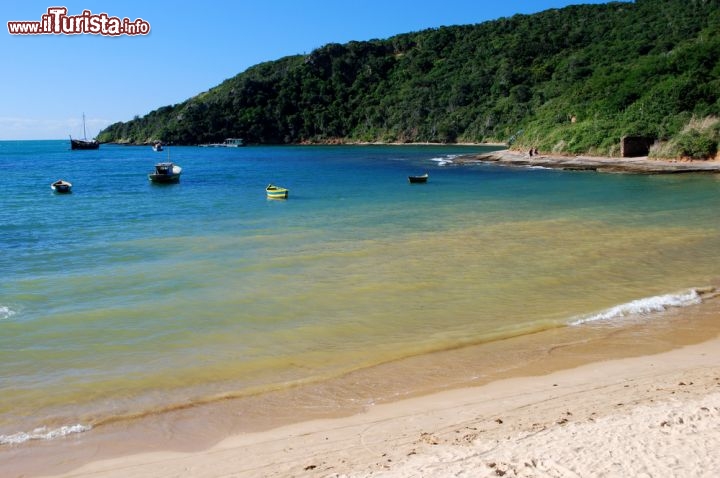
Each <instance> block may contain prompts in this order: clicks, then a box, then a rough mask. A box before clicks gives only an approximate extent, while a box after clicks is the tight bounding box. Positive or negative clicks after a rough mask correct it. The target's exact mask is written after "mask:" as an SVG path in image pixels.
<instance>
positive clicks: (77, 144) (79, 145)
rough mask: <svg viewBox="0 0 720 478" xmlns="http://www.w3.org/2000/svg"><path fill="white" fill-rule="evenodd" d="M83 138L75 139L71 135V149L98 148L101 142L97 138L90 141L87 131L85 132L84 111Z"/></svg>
mask: <svg viewBox="0 0 720 478" xmlns="http://www.w3.org/2000/svg"><path fill="white" fill-rule="evenodd" d="M83 138H84V139H73V138H72V136H70V149H73V150H75V149H98V148H99V147H100V143H98V142H97V141H96V140H94V139H93V140H92V141H88V139H87V133H85V113H83Z"/></svg>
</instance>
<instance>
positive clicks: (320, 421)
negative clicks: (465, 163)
mask: <svg viewBox="0 0 720 478" xmlns="http://www.w3.org/2000/svg"><path fill="white" fill-rule="evenodd" d="M718 318H720V300H718V299H717V298H716V299H712V298H711V300H708V301H707V302H704V303H703V304H701V305H697V306H693V307H690V308H680V309H670V310H668V311H666V312H663V313H661V314H660V315H659V316H658V317H657V319H661V320H651V321H649V322H647V323H646V324H644V325H643V324H638V326H630V327H627V328H626V327H623V328H620V329H615V328H609V329H607V328H604V327H602V326H601V327H599V328H597V327H592V326H591V327H586V326H583V327H571V328H566V329H560V330H556V331H551V332H549V333H551V334H553V336H554V339H553V340H552V342H553V343H554V344H555V345H553V346H552V347H551V348H549V349H547V348H546V347H545V346H541V349H540V350H539V352H540V353H539V354H538V353H536V352H537V351H536V352H532V350H533V349H535V348H537V346H538V345H539V344H545V343H547V337H544V334H545V333H540V334H534V335H530V336H526V337H525V338H523V339H521V340H520V342H519V343H516V344H515V346H514V347H512V348H510V349H508V348H507V345H502V344H497V343H494V345H493V344H491V345H490V348H489V349H488V348H487V347H485V346H482V347H480V348H476V347H468V348H462V349H458V350H455V351H452V352H447V353H443V355H437V354H430V355H423V356H419V357H417V359H412V360H411V362H414V363H408V361H407V360H404V361H400V362H394V363H391V364H388V366H382V367H381V368H379V369H378V370H367V371H358V372H354V373H352V374H350V375H348V376H347V377H345V379H344V380H343V381H341V382H340V383H336V384H335V386H334V387H320V388H318V387H311V388H310V389H302V388H299V389H291V390H288V391H287V392H283V393H280V394H279V395H274V396H270V397H269V399H268V400H264V401H261V402H260V403H255V406H254V407H253V406H251V407H247V406H246V405H247V404H243V403H242V402H237V401H234V400H229V401H227V402H225V403H220V404H218V405H219V406H212V407H209V408H208V407H193V408H189V409H184V410H178V411H177V412H173V413H170V414H163V415H161V416H157V417H155V418H152V417H149V419H148V418H140V419H139V420H133V421H130V422H118V423H114V424H110V425H109V426H107V427H102V429H100V428H98V429H94V430H92V431H90V432H88V433H87V434H86V433H80V434H75V435H71V436H68V437H65V438H64V439H60V440H49V441H37V442H32V443H29V444H27V446H19V447H7V448H5V447H2V448H0V462H2V463H3V465H0V471H2V473H1V474H2V475H3V476H8V477H18V478H19V477H23V478H27V477H50V476H55V477H58V476H59V477H88V478H89V477H94V478H96V477H105V478H119V477H125V476H140V477H153V478H155V477H165V476H167V477H170V476H173V477H175V476H192V477H196V476H199V477H208V478H209V477H213V478H214V477H218V478H219V477H221V476H223V477H224V476H238V477H245V476H247V477H255V476H276V477H286V476H310V477H315V476H317V477H320V476H322V477H336V478H338V477H350V476H363V477H364V476H385V477H410V476H413V477H414V476H448V477H449V476H463V475H462V473H463V470H464V472H465V473H467V472H468V470H472V471H473V473H475V472H476V471H478V470H479V471H478V474H477V475H474V476H497V475H496V474H494V473H495V472H496V471H497V470H500V471H502V472H503V473H506V476H515V475H513V474H512V473H510V472H509V470H510V468H509V466H510V464H512V463H514V462H513V458H512V457H513V456H515V455H516V454H517V453H518V452H517V445H518V444H520V443H526V442H528V441H527V440H526V438H527V437H531V436H534V435H535V434H537V433H540V434H541V436H547V435H548V434H550V435H552V434H562V433H567V429H568V428H567V427H568V426H570V424H572V426H573V427H575V426H577V427H581V428H583V427H585V428H587V429H588V430H586V433H588V434H589V436H590V437H595V436H605V435H603V434H607V433H611V431H607V430H599V431H598V430H596V429H595V428H593V427H594V426H595V421H599V420H601V419H603V420H605V419H607V420H610V421H611V422H614V421H616V420H619V419H624V418H622V417H624V416H625V415H624V414H627V413H634V412H633V410H635V408H637V407H646V406H655V405H657V404H659V403H661V402H663V401H667V400H676V399H678V398H680V402H679V403H675V405H673V406H674V407H685V408H686V407H688V406H690V405H691V404H689V403H690V402H688V400H704V398H703V397H706V396H709V395H710V394H711V393H712V392H713V391H715V392H717V393H720V354H718V353H717V350H718V347H720V324H718ZM648 326H650V328H648ZM603 330H605V332H603ZM563 331H566V332H570V335H567V334H565V332H563ZM558 333H560V334H562V335H561V336H558ZM496 346H497V347H496ZM500 349H502V350H503V351H505V352H504V353H503V356H504V357H505V360H506V361H508V360H509V361H511V362H516V361H518V360H520V362H521V363H520V366H519V367H515V368H514V369H511V370H505V371H501V370H496V367H498V366H500V368H502V364H501V362H498V361H497V360H496V359H502V357H501V356H498V357H496V359H490V360H487V359H486V358H485V357H486V356H488V354H489V355H490V356H496V355H497V353H496V352H498V351H499V350H500ZM528 351H530V352H528ZM528 353H529V355H528ZM448 354H449V355H448ZM388 367H389V368H388ZM448 367H450V369H448ZM451 369H452V370H455V369H463V370H467V371H468V373H471V374H473V375H475V378H474V379H466V380H464V381H458V382H457V383H454V384H453V383H446V382H448V380H447V377H448V372H451V371H452V370H451ZM419 370H430V371H429V372H427V373H426V374H427V376H422V374H420V375H418V372H419ZM366 372H367V373H366ZM378 374H379V375H378ZM440 377H444V378H443V379H442V380H441V379H440ZM438 380H440V381H441V382H443V383H445V385H444V386H433V383H436V382H437V381H438ZM370 382H372V383H373V388H374V389H376V390H382V391H383V392H382V395H383V398H382V399H380V398H381V397H379V396H377V394H373V395H372V396H365V395H363V394H360V395H358V394H357V390H355V388H356V387H357V386H358V385H359V384H362V383H370ZM396 382H399V383H396ZM411 383H412V384H413V385H412V386H411V388H410V389H412V390H414V392H413V393H408V391H409V390H410V389H408V386H409V385H410V384H411ZM420 383H424V384H425V385H424V386H422V385H420ZM436 385H438V384H436ZM378 387H379V388H378ZM341 390H344V391H345V392H352V397H355V398H354V399H353V403H354V405H353V406H352V407H351V409H345V408H343V407H340V408H337V407H338V405H340V404H341V403H342V400H340V401H338V400H336V399H335V398H333V397H335V394H336V393H338V391H341ZM353 390H355V392H353ZM403 390H406V391H405V392H403ZM310 397H315V398H316V400H314V402H316V403H314V404H310V403H308V398H310ZM370 398H372V399H370ZM718 399H719V400H720V397H718ZM279 403H282V404H285V406H286V409H285V410H284V411H283V410H281V409H277V404H279ZM618 404H624V405H622V406H618ZM268 405H269V406H270V407H271V409H272V410H275V412H274V413H277V412H280V415H284V416H278V415H268V412H267V411H266V408H265V407H267V406H268ZM258 406H259V407H260V408H258ZM702 406H703V407H708V408H710V409H713V408H712V406H708V405H702ZM663 407H665V406H664V405H663ZM665 408H667V407H665ZM665 408H663V409H662V410H661V412H662V413H664V411H663V410H665ZM695 408H697V407H695ZM717 409H718V410H720V401H719V402H718V404H717ZM568 411H569V412H571V414H572V415H567V414H566V413H565V412H568ZM618 413H619V414H620V416H619V417H618V416H616V415H617V414H618ZM652 413H654V414H657V413H659V412H657V411H655V412H652ZM256 415H257V416H256ZM605 417H607V418H605ZM498 420H499V422H498ZM667 420H668V419H663V420H660V421H667ZM718 420H720V417H718ZM238 421H239V423H241V424H242V426H241V427H240V428H238V427H235V426H233V422H234V423H235V424H237V423H238ZM645 421H647V417H646V416H645V414H642V415H641V418H640V419H639V423H644V422H645ZM636 422H637V420H635V422H632V423H633V425H632V426H636V425H637V423H636ZM690 423H694V422H692V421H691V420H688V424H690ZM703 423H705V422H703ZM660 431H661V432H667V431H669V430H666V429H665V428H664V427H662V428H661V429H660ZM716 431H717V430H716ZM718 435H720V433H718ZM518 437H522V439H520V438H518ZM606 438H607V440H608V441H609V440H611V439H615V440H617V439H616V438H612V436H610V437H606ZM705 438H708V437H703V439H705ZM710 438H712V439H714V438H713V437H710ZM528 439H529V438H528ZM543 440H544V441H543V442H546V441H547V440H545V439H543ZM573 440H577V438H573ZM718 440H720V436H719V437H718ZM541 445H542V444H535V445H534V446H541ZM483 447H485V448H488V449H489V450H491V451H496V452H498V453H501V454H500V455H493V456H490V457H488V456H487V453H486V452H487V451H488V450H485V451H483V452H482V453H479V452H478V450H479V449H480V450H484V448H483ZM525 453H527V451H526V452H525ZM589 453H590V455H591V456H595V455H594V454H593V453H592V452H589ZM603 453H616V454H617V453H618V451H612V452H603ZM683 453H686V451H684V452H683ZM513 454H515V455H513ZM713 454H714V455H718V456H720V443H719V444H718V446H717V450H713V451H712V452H709V455H708V456H710V455H713ZM448 456H452V457H454V458H453V459H452V460H451V462H452V463H448V462H446V461H444V460H447V459H448V458H447V457H448ZM480 456H482V457H483V460H485V461H483V462H477V457H480ZM602 456H604V455H600V457H598V459H600V458H602ZM473 457H476V458H473ZM540 458H545V453H543V456H541V457H540ZM540 458H537V457H536V458H528V459H527V460H525V459H524V458H523V460H525V461H528V460H531V459H536V460H538V459H540ZM630 458H632V459H629V461H628V462H627V463H624V464H623V466H625V465H628V466H629V465H630V464H632V462H633V460H634V459H635V458H636V457H630ZM518 459H519V458H518ZM468 460H469V461H468ZM473 460H474V461H473ZM528 462H529V461H528ZM490 463H496V464H503V465H502V466H503V467H504V468H496V469H493V468H490V467H489V464H490ZM575 464H577V465H579V463H575ZM575 464H573V463H566V466H571V465H572V466H574V465H575ZM506 465H507V466H506ZM521 465H522V463H521ZM513 466H515V465H513ZM433 467H435V468H433ZM452 467H455V468H452ZM449 470H452V472H451V471H449ZM718 470H719V471H720V467H719V468H718ZM480 471H482V472H488V473H487V474H486V475H483V474H480ZM531 471H532V470H531ZM616 471H617V470H616ZM665 471H667V470H665ZM686 471H688V473H686V474H687V475H695V473H694V472H693V470H686ZM525 473H526V474H520V475H518V476H537V475H533V474H532V473H531V474H530V475H528V474H527V470H525ZM579 474H580V475H581V476H592V473H590V472H588V471H587V470H585V472H582V473H579ZM610 474H613V473H610ZM614 474H615V475H618V474H620V475H625V476H637V475H638V474H640V471H638V470H629V471H627V470H626V471H623V472H616V473H614ZM652 474H654V475H655V476H668V473H667V472H665V473H659V472H658V473H652ZM552 476H565V475H562V474H559V475H552Z"/></svg>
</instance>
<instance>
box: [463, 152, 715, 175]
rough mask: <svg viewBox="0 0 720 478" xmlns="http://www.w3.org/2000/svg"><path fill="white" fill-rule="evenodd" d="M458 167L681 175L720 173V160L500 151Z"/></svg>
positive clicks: (468, 159) (472, 158)
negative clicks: (491, 165)
mask: <svg viewBox="0 0 720 478" xmlns="http://www.w3.org/2000/svg"><path fill="white" fill-rule="evenodd" d="M454 162H455V163H456V164H470V163H475V162H480V163H498V164H505V165H508V166H522V167H543V168H553V169H564V170H569V171H597V172H603V173H636V174H677V173H720V161H718V160H717V159H715V160H673V159H651V158H648V157H647V156H642V157H637V158H611V157H599V156H560V155H547V154H537V155H533V156H530V155H529V154H528V153H527V152H520V151H512V150H507V149H506V150H500V151H493V152H491V153H484V154H471V155H464V156H461V157H458V158H456V159H455V161H454Z"/></svg>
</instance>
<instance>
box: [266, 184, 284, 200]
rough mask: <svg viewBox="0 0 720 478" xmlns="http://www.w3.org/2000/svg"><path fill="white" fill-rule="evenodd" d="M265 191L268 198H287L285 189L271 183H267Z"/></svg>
mask: <svg viewBox="0 0 720 478" xmlns="http://www.w3.org/2000/svg"><path fill="white" fill-rule="evenodd" d="M265 192H266V193H267V197H268V198H270V199H287V197H288V190H287V189H285V188H281V187H280V186H275V185H273V184H268V187H266V188H265Z"/></svg>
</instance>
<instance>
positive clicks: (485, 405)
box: [18, 337, 720, 478]
mask: <svg viewBox="0 0 720 478" xmlns="http://www.w3.org/2000/svg"><path fill="white" fill-rule="evenodd" d="M718 347H720V338H718V337H715V338H714V339H712V340H709V341H706V342H703V343H700V344H696V345H690V346H685V347H683V348H680V349H675V350H672V351H669V352H663V353H660V354H655V355H645V356H641V357H635V358H625V359H615V360H606V361H601V362H594V363H589V364H586V365H581V366H579V367H576V368H572V369H568V370H561V371H556V372H551V373H548V374H541V375H534V376H526V377H516V378H508V379H503V380H498V381H494V382H491V383H489V384H486V385H482V386H479V387H469V388H460V389H453V390H447V391H443V392H439V393H434V394H431V395H424V396H421V397H414V398H409V399H405V400H401V401H397V402H391V403H385V404H380V405H374V406H371V407H366V409H365V410H364V411H363V412H361V413H358V414H355V415H352V416H349V417H342V418H332V419H321V420H313V421H306V422H300V423H296V424H291V425H286V426H282V427H279V428H275V429H271V430H267V431H261V432H251V433H242V434H235V435H232V436H230V437H228V438H226V439H224V440H222V441H221V442H219V443H217V444H215V445H214V446H212V447H210V448H208V449H205V450H201V451H191V452H177V451H174V452H169V451H160V452H153V453H138V454H132V455H126V456H120V457H116V458H112V459H106V460H102V461H94V462H90V463H87V464H85V465H83V466H81V467H79V468H77V469H74V470H72V471H69V472H66V473H62V474H58V475H45V476H66V477H70V476H73V477H85V476H88V477H89V476H92V477H105V478H116V477H125V476H140V477H170V476H193V477H220V476H237V477H244V476H248V477H250V476H266V477H272V476H276V477H281V476H325V477H351V476H383V477H410V476H440V475H441V476H463V473H467V472H468V471H470V470H472V472H473V476H536V475H534V474H533V473H536V474H549V475H550V476H575V474H577V475H580V476H592V475H600V474H603V473H606V474H608V473H609V474H615V475H624V476H637V475H639V474H642V473H649V474H651V475H654V476H671V475H672V476H680V475H685V476H698V475H703V476H712V475H714V474H716V473H717V472H718V471H720V459H718V458H715V457H718V456H720V454H719V453H718V452H720V432H718V430H717V427H716V426H715V423H717V419H718V418H719V417H720V354H718V353H717V350H718ZM697 446H702V447H703V448H702V449H701V450H694V449H692V447H697ZM565 447H572V449H573V450H572V451H573V453H568V449H567V448H565ZM668 450H669V451H668ZM668 452H670V453H672V456H670V457H668V456H665V455H662V453H668ZM648 467H651V468H648ZM553 473H555V474H553ZM18 476H20V475H18Z"/></svg>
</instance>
